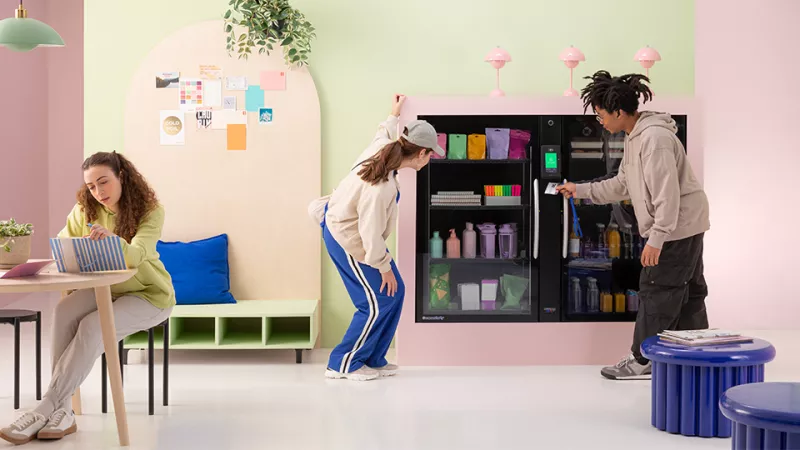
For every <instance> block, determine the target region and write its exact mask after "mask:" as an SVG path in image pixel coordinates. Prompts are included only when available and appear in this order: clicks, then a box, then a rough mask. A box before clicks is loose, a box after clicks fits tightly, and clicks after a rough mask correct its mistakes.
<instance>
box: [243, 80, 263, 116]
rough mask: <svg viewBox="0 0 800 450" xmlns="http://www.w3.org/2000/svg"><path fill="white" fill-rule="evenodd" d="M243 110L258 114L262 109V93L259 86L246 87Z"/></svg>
mask: <svg viewBox="0 0 800 450" xmlns="http://www.w3.org/2000/svg"><path fill="white" fill-rule="evenodd" d="M244 103H245V108H244V109H246V110H247V111H248V112H258V108H263V107H264V91H263V90H262V89H261V86H248V87H247V92H246V93H245V96H244Z"/></svg>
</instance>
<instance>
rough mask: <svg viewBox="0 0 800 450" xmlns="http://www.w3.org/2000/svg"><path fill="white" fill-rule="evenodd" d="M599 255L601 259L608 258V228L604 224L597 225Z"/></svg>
mask: <svg viewBox="0 0 800 450" xmlns="http://www.w3.org/2000/svg"><path fill="white" fill-rule="evenodd" d="M597 253H598V255H600V257H601V258H607V257H608V249H607V247H606V226H605V225H603V224H602V223H598V224H597Z"/></svg>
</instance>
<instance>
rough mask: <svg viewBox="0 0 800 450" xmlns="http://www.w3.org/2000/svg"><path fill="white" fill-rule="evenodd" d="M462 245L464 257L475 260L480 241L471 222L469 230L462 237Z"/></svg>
mask: <svg viewBox="0 0 800 450" xmlns="http://www.w3.org/2000/svg"><path fill="white" fill-rule="evenodd" d="M461 244H462V245H463V250H462V251H461V254H462V256H463V257H464V258H470V259H472V258H475V255H476V253H477V251H478V248H477V244H478V241H477V236H476V233H475V230H474V229H473V225H472V224H471V223H469V222H467V228H466V229H465V230H464V234H463V235H462V239H461Z"/></svg>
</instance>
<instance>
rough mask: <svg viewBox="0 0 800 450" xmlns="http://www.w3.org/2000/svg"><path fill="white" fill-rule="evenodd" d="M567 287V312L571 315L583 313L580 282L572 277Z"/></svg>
mask: <svg viewBox="0 0 800 450" xmlns="http://www.w3.org/2000/svg"><path fill="white" fill-rule="evenodd" d="M569 280H570V287H569V310H570V312H573V313H582V312H584V307H583V292H581V280H580V279H579V278H577V277H572V278H570V279H569Z"/></svg>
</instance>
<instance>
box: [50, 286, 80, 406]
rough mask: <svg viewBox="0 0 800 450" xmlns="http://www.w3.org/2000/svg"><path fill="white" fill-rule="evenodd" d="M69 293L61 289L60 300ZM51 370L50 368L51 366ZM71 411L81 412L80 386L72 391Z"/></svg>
mask: <svg viewBox="0 0 800 450" xmlns="http://www.w3.org/2000/svg"><path fill="white" fill-rule="evenodd" d="M68 295H69V291H61V300H63V299H64V297H66V296H68ZM51 370H52V368H51ZM72 412H73V413H75V415H76V416H80V415H81V414H83V404H82V403H81V388H80V386H79V387H78V388H77V389H75V392H73V393H72Z"/></svg>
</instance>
